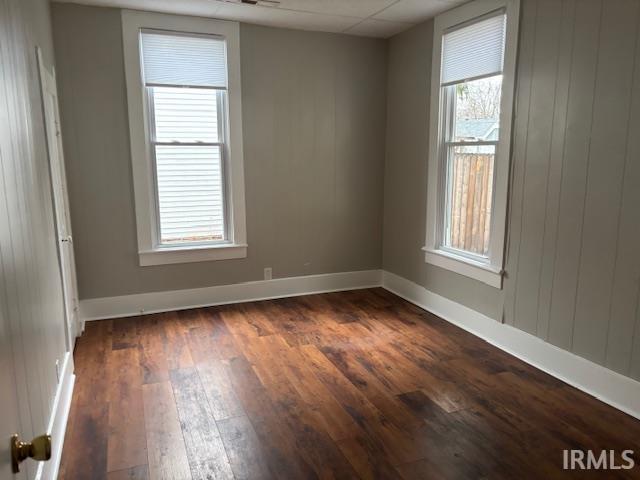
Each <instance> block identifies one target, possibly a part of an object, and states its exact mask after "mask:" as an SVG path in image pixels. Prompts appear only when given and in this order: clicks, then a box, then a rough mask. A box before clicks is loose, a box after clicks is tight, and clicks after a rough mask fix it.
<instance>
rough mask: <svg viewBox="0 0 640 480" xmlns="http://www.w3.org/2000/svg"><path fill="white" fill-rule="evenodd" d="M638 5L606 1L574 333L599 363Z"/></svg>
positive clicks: (583, 351) (576, 346) (578, 346)
mask: <svg viewBox="0 0 640 480" xmlns="http://www.w3.org/2000/svg"><path fill="white" fill-rule="evenodd" d="M639 7H640V3H638V2H637V0H616V1H615V2H603V11H602V23H601V25H602V26H601V32H600V50H601V53H602V54H601V55H600V58H599V62H598V72H597V77H596V89H595V101H594V110H593V124H592V128H591V139H590V151H589V161H588V173H587V185H586V197H585V202H584V212H583V216H584V224H583V228H582V248H581V252H580V253H581V257H580V270H579V272H580V275H579V277H578V290H577V298H576V311H575V321H574V322H575V325H574V332H573V351H574V352H575V353H577V354H578V355H581V356H584V357H586V358H589V359H590V360H593V361H595V362H598V363H604V361H605V349H606V335H607V329H608V324H609V313H610V311H609V306H610V299H611V292H612V291H611V284H612V282H613V276H614V266H615V257H616V244H617V241H618V226H619V225H618V224H619V209H620V192H621V190H622V177H623V173H624V165H625V156H626V147H627V132H628V129H627V125H628V122H629V109H630V100H631V83H632V76H633V58H634V52H635V45H636V26H637V19H638V16H637V9H638V8H639ZM616 321H617V319H616Z"/></svg>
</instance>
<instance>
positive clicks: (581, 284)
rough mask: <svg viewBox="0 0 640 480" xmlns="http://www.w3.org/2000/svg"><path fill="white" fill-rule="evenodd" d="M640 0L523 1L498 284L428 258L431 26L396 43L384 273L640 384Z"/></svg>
mask: <svg viewBox="0 0 640 480" xmlns="http://www.w3.org/2000/svg"><path fill="white" fill-rule="evenodd" d="M639 33H640V2H638V1H637V0H522V20H521V26H520V51H519V58H518V73H517V94H516V101H517V105H516V112H517V114H516V117H515V119H514V122H515V129H514V146H513V158H512V181H511V193H510V212H509V216H508V231H509V233H508V241H507V262H506V272H507V273H506V278H505V286H504V290H503V291H502V292H501V291H498V290H496V289H492V288H491V287H487V286H486V285H482V284H480V283H478V282H474V281H473V280H469V279H467V278H464V277H461V276H459V275H456V274H453V273H451V272H448V271H445V270H442V269H439V268H437V267H433V266H430V265H426V264H425V263H424V259H423V257H422V252H420V247H421V246H422V244H423V243H422V242H423V241H424V224H425V220H424V208H425V207H424V202H425V194H426V185H427V181H426V162H427V157H426V155H427V147H428V140H427V132H428V120H427V112H428V109H429V98H428V92H429V63H430V58H431V48H430V46H431V43H432V24H431V22H427V23H426V24H423V25H420V26H418V27H415V28H414V29H412V30H410V31H408V32H405V33H402V34H400V35H398V36H396V37H394V38H393V39H392V40H391V42H390V50H389V65H390V68H389V78H388V84H389V90H388V111H389V116H388V133H387V135H388V136H387V163H386V171H385V220H384V222H385V227H384V232H385V235H384V260H383V264H384V268H385V269H387V270H390V271H392V272H394V273H397V274H399V275H402V276H405V277H406V278H409V279H410V280H413V281H414V282H416V283H419V284H421V285H423V286H425V287H426V288H427V289H430V290H432V291H435V292H436V293H439V294H440V295H443V296H445V297H449V298H452V299H453V300H456V301H458V302H460V303H463V304H465V305H467V306H469V307H471V308H474V309H476V310H479V311H481V312H483V313H486V314H488V315H490V316H492V317H493V318H496V319H497V320H501V319H502V318H504V320H505V321H506V322H508V323H510V324H512V325H514V326H515V327H517V328H519V329H522V330H524V331H526V332H529V333H531V334H533V335H537V336H539V337H541V338H543V339H544V340H546V341H549V342H550V343H553V344H555V345H557V346H559V347H561V348H563V349H566V350H569V351H572V352H574V353H576V354H578V355H580V356H583V357H585V358H588V359H589V360H592V361H594V362H597V363H600V364H602V365H605V366H607V367H609V368H611V369H613V370H615V371H617V372H620V373H622V374H624V375H629V376H632V377H634V378H637V379H640V311H639V292H640V249H639V248H638V247H639V246H640V48H639V47H640V45H639V41H640V39H639Z"/></svg>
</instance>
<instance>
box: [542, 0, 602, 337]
mask: <svg viewBox="0 0 640 480" xmlns="http://www.w3.org/2000/svg"><path fill="white" fill-rule="evenodd" d="M601 9H602V2H600V1H589V2H584V3H581V4H580V8H577V9H576V20H575V29H574V39H573V42H574V49H573V58H572V65H571V81H570V85H569V105H568V111H567V128H566V133H565V136H566V138H565V148H564V154H563V167H562V172H563V173H562V182H561V187H560V188H561V193H560V210H559V220H558V240H557V244H556V249H557V253H556V263H555V273H554V278H553V291H552V296H551V310H550V315H549V341H550V342H551V343H553V344H555V345H557V346H559V347H560V348H564V349H567V350H571V348H572V336H573V318H574V311H575V298H576V289H577V283H578V273H579V261H580V245H581V243H582V216H583V210H584V201H585V193H586V192H585V190H586V189H585V185H586V177H587V163H588V158H589V139H590V137H591V131H592V128H591V126H592V113H593V99H594V90H595V80H596V68H597V64H598V59H599V57H600V48H599V38H600V19H601Z"/></svg>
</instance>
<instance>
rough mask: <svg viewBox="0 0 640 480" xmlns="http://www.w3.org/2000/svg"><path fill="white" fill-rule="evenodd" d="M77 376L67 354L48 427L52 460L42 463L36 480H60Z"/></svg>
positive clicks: (70, 355)
mask: <svg viewBox="0 0 640 480" xmlns="http://www.w3.org/2000/svg"><path fill="white" fill-rule="evenodd" d="M75 381H76V376H75V375H74V374H73V355H72V354H71V353H70V352H67V353H65V357H64V361H63V364H62V369H61V371H60V381H59V382H58V388H57V390H56V395H55V397H54V400H53V406H52V408H51V417H50V419H49V425H48V427H47V433H48V434H49V435H51V440H52V445H51V460H49V461H48V462H40V463H39V464H38V470H37V472H36V477H35V479H36V480H55V479H57V478H58V469H59V468H60V459H61V456H62V445H63V444H64V434H65V432H66V430H67V420H68V419H69V409H70V407H71V396H72V394H73V386H74V384H75Z"/></svg>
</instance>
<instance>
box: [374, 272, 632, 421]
mask: <svg viewBox="0 0 640 480" xmlns="http://www.w3.org/2000/svg"><path fill="white" fill-rule="evenodd" d="M382 286H383V287H384V288H385V289H387V290H389V291H390V292H393V293H395V294H396V295H398V296H400V297H402V298H404V299H405V300H408V301H409V302H411V303H413V304H415V305H417V306H419V307H421V308H423V309H425V310H427V311H429V312H431V313H433V314H434V315H437V316H438V317H441V318H443V319H445V320H447V321H448V322H451V323H453V324H454V325H457V326H459V327H460V328H463V329H464V330H467V331H468V332H470V333H473V334H474V335H476V336H478V337H480V338H482V339H484V340H486V341H487V342H489V343H491V344H492V345H495V346H496V347H498V348H500V349H501V350H504V351H505V352H507V353H510V354H511V355H514V356H515V357H518V358H519V359H521V360H523V361H525V362H527V363H529V364H530V365H533V366H534V367H536V368H539V369H540V370H542V371H544V372H547V373H548V374H550V375H553V376H554V377H556V378H558V379H560V380H562V381H563V382H565V383H568V384H569V385H572V386H574V387H576V388H578V389H580V390H582V391H583V392H586V393H588V394H589V395H593V396H594V397H596V398H598V399H599V400H601V401H603V402H604V403H607V404H609V405H611V406H612V407H615V408H617V409H618V410H621V411H623V412H625V413H627V414H629V415H631V416H633V417H636V418H638V419H640V382H637V381H635V380H633V379H631V378H629V377H625V376H624V375H620V374H619V373H616V372H614V371H612V370H609V369H608V368H605V367H603V366H601V365H598V364H596V363H593V362H591V361H589V360H586V359H584V358H582V357H579V356H577V355H574V354H573V353H571V352H568V351H566V350H562V349H561V348H558V347H556V346H554V345H552V344H550V343H547V342H545V341H544V340H542V339H540V338H538V337H535V336H533V335H530V334H528V333H526V332H523V331H522V330H518V329H517V328H514V327H512V326H511V325H505V324H502V323H500V322H497V321H495V320H493V319H491V318H489V317H487V316H485V315H482V314H481V313H478V312H476V311H475V310H472V309H470V308H468V307H465V306H463V305H460V304H459V303H456V302H454V301H452V300H449V299H447V298H444V297H442V296H440V295H437V294H435V293H433V292H430V291H429V290H427V289H426V288H424V287H421V286H420V285H418V284H416V283H413V282H411V281H409V280H407V279H405V278H402V277H399V276H398V275H395V274H393V273H390V272H386V271H385V272H383V274H382Z"/></svg>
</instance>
